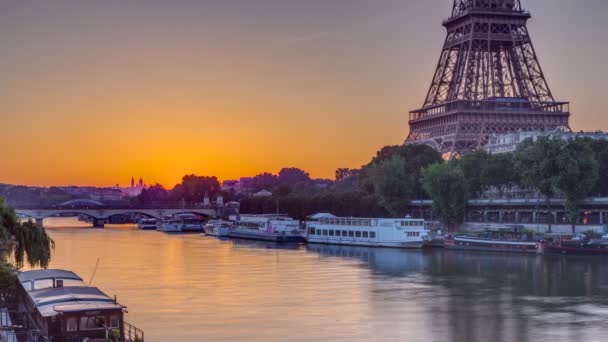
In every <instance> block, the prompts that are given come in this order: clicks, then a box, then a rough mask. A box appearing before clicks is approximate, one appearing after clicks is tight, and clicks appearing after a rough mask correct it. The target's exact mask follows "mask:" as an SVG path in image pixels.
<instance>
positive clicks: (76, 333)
mask: <svg viewBox="0 0 608 342" xmlns="http://www.w3.org/2000/svg"><path fill="white" fill-rule="evenodd" d="M18 279H19V287H18V295H17V297H18V301H19V303H20V308H21V310H23V311H24V313H26V314H27V315H28V316H29V317H31V321H32V323H31V324H33V325H35V327H31V328H35V329H36V330H37V331H38V332H39V333H40V335H42V337H43V338H44V341H110V340H111V341H143V340H144V336H143V332H142V331H141V330H138V329H136V328H134V327H132V326H130V325H129V324H128V323H126V322H125V321H124V312H125V311H126V307H125V306H123V305H121V304H119V303H118V302H116V299H115V298H114V299H113V298H110V297H109V296H107V295H106V294H105V293H103V292H102V291H101V290H99V289H98V288H96V287H91V286H88V285H86V284H85V283H84V281H83V280H82V278H80V277H79V276H78V275H76V274H75V273H73V272H70V271H64V270H35V271H27V272H20V273H19V274H18ZM129 334H130V335H129ZM37 341H38V339H37ZM40 341H42V339H41V340H40Z"/></svg>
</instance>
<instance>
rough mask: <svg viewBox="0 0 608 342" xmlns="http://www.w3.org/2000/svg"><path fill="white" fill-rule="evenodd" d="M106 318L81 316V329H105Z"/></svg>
mask: <svg viewBox="0 0 608 342" xmlns="http://www.w3.org/2000/svg"><path fill="white" fill-rule="evenodd" d="M105 325H106V318H105V317H103V316H88V317H80V330H102V329H105Z"/></svg>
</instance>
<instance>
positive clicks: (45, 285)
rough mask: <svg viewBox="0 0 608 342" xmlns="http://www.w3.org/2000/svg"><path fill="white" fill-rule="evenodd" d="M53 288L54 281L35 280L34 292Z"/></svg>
mask: <svg viewBox="0 0 608 342" xmlns="http://www.w3.org/2000/svg"><path fill="white" fill-rule="evenodd" d="M51 287H53V279H40V280H34V290H40V289H49V288H51Z"/></svg>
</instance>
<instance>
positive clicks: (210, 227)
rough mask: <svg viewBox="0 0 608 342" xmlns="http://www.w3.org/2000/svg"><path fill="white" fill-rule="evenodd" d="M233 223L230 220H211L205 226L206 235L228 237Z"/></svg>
mask: <svg viewBox="0 0 608 342" xmlns="http://www.w3.org/2000/svg"><path fill="white" fill-rule="evenodd" d="M230 227H232V223H231V222H229V221H210V222H209V223H207V224H206V225H205V227H204V230H205V235H209V236H217V237H227V236H228V235H230Z"/></svg>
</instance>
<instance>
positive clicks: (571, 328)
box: [46, 219, 608, 342]
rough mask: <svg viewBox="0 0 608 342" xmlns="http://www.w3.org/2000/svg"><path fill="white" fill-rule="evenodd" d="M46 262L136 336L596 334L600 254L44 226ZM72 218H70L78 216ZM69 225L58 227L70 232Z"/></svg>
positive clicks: (602, 316)
mask: <svg viewBox="0 0 608 342" xmlns="http://www.w3.org/2000/svg"><path fill="white" fill-rule="evenodd" d="M46 224H48V225H49V226H51V225H52V226H53V227H49V232H50V234H51V235H52V237H53V239H54V240H55V242H56V252H55V255H54V260H53V262H52V267H57V268H66V269H70V270H73V271H75V272H77V273H78V274H80V275H81V276H82V277H83V278H85V280H86V281H88V279H89V278H90V277H91V274H92V272H93V269H94V266H95V263H96V261H97V259H98V258H99V259H100V263H99V268H98V271H97V274H96V276H95V278H94V281H93V283H94V285H96V286H98V287H100V288H101V289H102V290H103V291H105V292H106V293H108V294H109V295H113V294H117V295H118V298H119V301H120V302H121V303H122V304H125V305H127V306H128V310H129V314H128V315H127V321H129V322H131V323H132V324H134V325H136V326H137V327H139V328H141V329H143V330H144V331H145V333H146V341H150V342H151V341H175V342H177V341H202V340H206V341H235V340H240V341H254V340H256V341H328V340H332V341H340V340H342V341H363V340H376V341H391V340H392V341H397V340H399V341H405V340H407V341H442V342H443V341H463V342H465V341H466V342H475V341H480V342H482V341H483V342H486V341H534V342H540V341H551V342H556V341H577V342H580V341H606V336H608V323H606V322H607V320H608V272H607V268H606V266H605V265H606V262H608V259H603V258H599V259H598V258H588V257H561V256H553V257H552V256H519V255H502V254H492V253H488V254H485V253H468V252H456V251H443V250H428V251H405V250H393V249H368V248H358V247H332V246H319V245H311V246H301V247H293V248H285V247H278V246H276V245H274V244H270V243H256V242H248V241H221V240H218V239H215V238H209V237H202V236H199V235H165V234H162V233H158V232H154V231H152V232H143V231H138V230H137V229H135V228H134V227H109V228H107V229H105V230H94V229H83V228H75V227H74V225H75V221H71V222H68V221H66V220H65V219H62V220H55V221H53V222H51V221H48V222H46ZM76 225H77V224H76ZM68 226H69V228H65V227H68Z"/></svg>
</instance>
